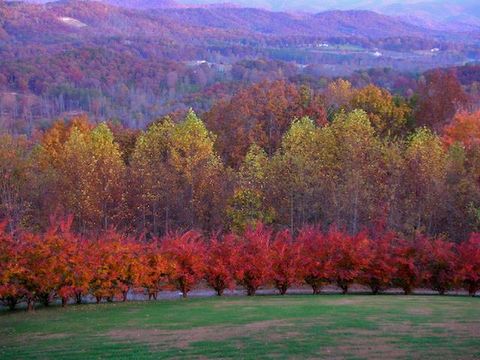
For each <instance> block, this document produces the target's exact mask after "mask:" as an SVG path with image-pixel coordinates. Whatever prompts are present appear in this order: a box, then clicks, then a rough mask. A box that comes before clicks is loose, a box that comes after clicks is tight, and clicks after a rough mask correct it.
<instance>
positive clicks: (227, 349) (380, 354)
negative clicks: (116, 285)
mask: <svg viewBox="0 0 480 360" xmlns="http://www.w3.org/2000/svg"><path fill="white" fill-rule="evenodd" d="M0 358H1V359H86V358H97V359H106V358H114V359H119V358H131V359H150V358H151V359H159V358H193V359H198V358H245V359H256V358H326V359H332V358H334V359H344V358H346V359H394V358H401V359H404V358H406V359H437V358H441V359H479V358H480V299H479V298H467V297H453V296H452V297H440V296H408V297H407V296H361V295H352V296H341V295H321V296H307V295H305V296H284V297H281V296H258V297H254V298H246V297H230V298H205V299H189V300H173V301H158V302H135V303H115V304H101V305H80V306H70V307H67V308H66V309H61V308H59V307H53V308H49V309H38V310H37V311H36V312H35V313H33V314H27V313H25V312H20V311H19V312H15V313H8V312H2V313H1V314H0Z"/></svg>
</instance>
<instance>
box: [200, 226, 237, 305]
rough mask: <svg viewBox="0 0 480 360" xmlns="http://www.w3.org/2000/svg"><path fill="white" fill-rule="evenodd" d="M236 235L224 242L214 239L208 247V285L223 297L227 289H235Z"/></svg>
mask: <svg viewBox="0 0 480 360" xmlns="http://www.w3.org/2000/svg"><path fill="white" fill-rule="evenodd" d="M235 245H236V243H235V236H234V235H227V236H225V237H224V238H223V239H222V240H219V239H218V238H217V237H213V238H212V239H211V240H210V243H209V245H208V252H207V256H206V261H205V262H206V270H205V279H206V280H207V283H208V285H209V286H210V287H211V288H212V289H214V290H215V291H216V292H217V295H218V296H222V295H223V292H224V291H225V290H226V289H233V288H234V287H235V261H236V259H237V251H236V250H237V248H236V246H235Z"/></svg>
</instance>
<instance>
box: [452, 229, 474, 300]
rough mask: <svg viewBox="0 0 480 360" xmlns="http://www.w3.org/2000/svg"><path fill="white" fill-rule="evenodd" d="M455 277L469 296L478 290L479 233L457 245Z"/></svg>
mask: <svg viewBox="0 0 480 360" xmlns="http://www.w3.org/2000/svg"><path fill="white" fill-rule="evenodd" d="M457 279H458V281H459V282H460V283H461V284H463V285H464V286H465V287H466V288H467V290H468V293H469V294H470V295H471V296H475V294H476V293H477V291H479V290H480V234H472V235H471V236H470V239H469V240H468V241H465V242H464V243H462V244H460V245H459V246H458V257H457Z"/></svg>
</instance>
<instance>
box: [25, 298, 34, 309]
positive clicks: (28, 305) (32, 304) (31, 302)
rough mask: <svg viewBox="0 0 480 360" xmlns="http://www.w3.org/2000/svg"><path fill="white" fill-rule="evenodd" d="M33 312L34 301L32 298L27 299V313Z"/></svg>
mask: <svg viewBox="0 0 480 360" xmlns="http://www.w3.org/2000/svg"><path fill="white" fill-rule="evenodd" d="M34 310H35V301H34V300H33V299H32V298H28V299H27V311H28V312H32V311H34Z"/></svg>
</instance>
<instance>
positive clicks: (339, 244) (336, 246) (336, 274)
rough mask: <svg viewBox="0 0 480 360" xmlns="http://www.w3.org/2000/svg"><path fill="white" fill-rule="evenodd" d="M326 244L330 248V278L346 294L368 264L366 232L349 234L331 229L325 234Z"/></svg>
mask: <svg viewBox="0 0 480 360" xmlns="http://www.w3.org/2000/svg"><path fill="white" fill-rule="evenodd" d="M327 244H328V247H329V249H331V250H330V253H331V261H332V270H333V272H332V280H333V281H335V283H336V284H337V286H338V287H339V288H340V289H342V292H343V293H344V294H346V293H347V292H348V288H349V287H350V286H351V285H352V284H353V283H354V282H355V281H358V280H360V275H361V274H362V272H363V270H364V269H365V267H366V266H367V265H368V250H369V240H368V237H367V235H366V233H360V234H358V235H357V236H350V235H348V234H346V233H342V232H340V231H339V230H336V229H332V230H330V231H329V233H328V234H327Z"/></svg>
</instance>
